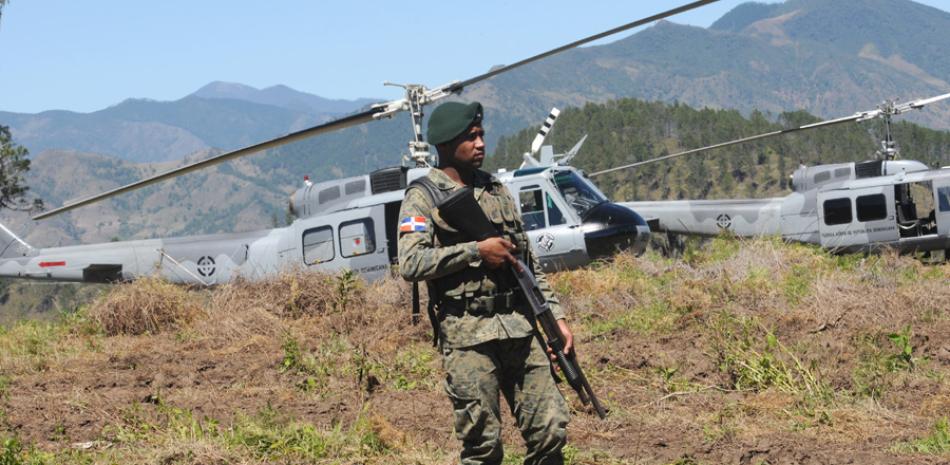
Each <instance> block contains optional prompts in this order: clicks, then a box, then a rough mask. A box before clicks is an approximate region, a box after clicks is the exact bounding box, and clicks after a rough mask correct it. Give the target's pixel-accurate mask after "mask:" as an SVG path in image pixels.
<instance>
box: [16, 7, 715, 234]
mask: <svg viewBox="0 0 950 465" xmlns="http://www.w3.org/2000/svg"><path fill="white" fill-rule="evenodd" d="M718 1H719V0H699V1H694V2H692V3H688V4H686V5H683V6H680V7H677V8H673V9H671V10H667V11H664V12H662V13H658V14H655V15H653V16H649V17H647V18H643V19H639V20H637V21H633V22H630V23H627V24H624V25H622V26H618V27H615V28H613V29H610V30H608V31H604V32H601V33H599V34H595V35H592V36H589V37H585V38H583V39H580V40H577V41H574V42H571V43H569V44H567V45H563V46H560V47H557V48H554V49H551V50H548V51H547V52H544V53H540V54H538V55H535V56H532V57H530V58H526V59H524V60H521V61H518V62H516V63H513V64H511V65H506V66H502V67H499V68H496V69H493V70H491V71H488V72H487V73H483V74H480V75H478V76H475V77H473V78H470V79H467V80H465V81H455V82H452V83H449V84H445V85H443V86H440V87H437V88H435V89H432V90H427V89H425V88H424V87H422V86H410V87H412V89H413V92H415V91H421V92H420V93H419V95H418V97H419V101H418V102H419V103H420V104H429V103H432V102H434V101H436V100H440V99H442V98H445V97H448V96H449V95H451V94H455V93H459V92H461V91H462V90H463V89H464V88H465V87H467V86H470V85H472V84H475V83H477V82H481V81H484V80H486V79H488V78H491V77H494V76H497V75H499V74H501V73H504V72H507V71H510V70H512V69H514V68H517V67H520V66H523V65H526V64H528V63H532V62H535V61H538V60H540V59H542V58H545V57H548V56H551V55H554V54H556V53H560V52H563V51H565V50H569V49H572V48H575V47H579V46H581V45H584V44H587V43H590V42H593V41H595V40H598V39H602V38H604V37H607V36H611V35H613V34H617V33H619V32H623V31H626V30H629V29H633V28H635V27H639V26H643V25H645V24H649V23H652V22H654V21H659V20H661V19H664V18H667V17H670V16H673V15H676V14H679V13H683V12H685V11H689V10H692V9H695V8H699V7H701V6H704V5H708V4H710V3H716V2H718ZM408 90H410V89H409V87H407V91H408ZM410 107H411V105H410V102H409V100H408V93H407V98H403V99H399V100H393V101H390V102H382V103H378V104H375V105H372V106H371V107H370V109H368V110H364V111H362V112H359V113H356V114H353V115H350V116H346V117H343V118H339V119H336V120H333V121H330V122H328V123H324V124H320V125H317V126H314V127H311V128H308V129H303V130H301V131H297V132H294V133H290V134H287V135H285V136H281V137H278V138H275V139H271V140H268V141H264V142H261V143H258V144H255V145H251V146H248V147H244V148H242V149H238V150H233V151H231V152H227V153H224V154H221V155H218V156H215V157H212V158H209V159H207V160H202V161H200V162H196V163H192V164H190V165H187V166H183V167H181V168H176V169H173V170H170V171H166V172H164V173H161V174H158V175H156V176H153V177H150V178H147V179H143V180H141V181H137V182H134V183H131V184H127V185H125V186H122V187H118V188H116V189H112V190H110V191H107V192H103V193H101V194H97V195H94V196H91V197H87V198H85V199H81V200H78V201H76V202H72V203H68V204H66V205H63V206H61V207H59V208H55V209H53V210H49V211H47V212H43V213H40V214H38V215H36V216H33V219H34V220H41V219H45V218H49V217H51V216H54V215H58V214H60V213H64V212H67V211H70V210H73V209H76V208H79V207H82V206H85V205H89V204H92V203H95V202H99V201H101V200H104V199H107V198H109V197H113V196H116V195H119V194H123V193H126V192H129V191H132V190H135V189H140V188H142V187H145V186H148V185H151V184H154V183H156V182H160V181H164V180H166V179H170V178H173V177H176V176H180V175H183V174H186V173H190V172H192V171H195V170H199V169H203V168H207V167H209V166H213V165H216V164H218V163H222V162H225V161H228V160H232V159H234V158H237V157H241V156H245V155H250V154H252V153H256V152H259V151H261V150H267V149H271V148H275V147H279V146H282V145H284V144H288V143H290V142H294V141H297V140H300V139H304V138H308V137H312V136H315V135H318V134H323V133H327V132H331V131H336V130H339V129H343V128H347V127H350V126H355V125H357V124H363V123H366V122H369V121H372V120H376V119H382V118H387V117H391V116H393V115H394V114H395V113H398V112H402V111H406V110H409V109H410Z"/></svg>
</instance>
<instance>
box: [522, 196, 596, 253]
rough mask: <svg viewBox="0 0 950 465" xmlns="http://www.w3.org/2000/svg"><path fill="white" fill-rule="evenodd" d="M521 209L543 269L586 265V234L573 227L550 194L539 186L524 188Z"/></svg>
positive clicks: (525, 226)
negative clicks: (583, 235)
mask: <svg viewBox="0 0 950 465" xmlns="http://www.w3.org/2000/svg"><path fill="white" fill-rule="evenodd" d="M518 208H519V210H520V211H521V219H522V222H523V223H524V228H525V231H526V232H527V234H528V239H529V240H530V241H531V246H532V247H533V248H534V252H535V256H537V257H538V260H539V261H540V262H541V266H542V268H543V269H545V270H552V269H562V268H565V267H576V266H580V265H583V264H584V263H586V254H585V253H584V248H583V246H582V244H583V243H584V242H583V239H584V238H583V237H582V236H581V234H582V231H581V230H580V228H578V227H577V226H576V225H571V224H569V223H570V220H569V218H568V217H567V216H565V214H564V210H563V209H562V208H561V207H560V206H558V204H557V202H556V201H555V199H554V197H553V196H551V194H550V193H549V192H546V191H545V190H544V189H542V188H541V186H538V185H529V186H524V187H522V188H521V189H520V190H519V191H518Z"/></svg>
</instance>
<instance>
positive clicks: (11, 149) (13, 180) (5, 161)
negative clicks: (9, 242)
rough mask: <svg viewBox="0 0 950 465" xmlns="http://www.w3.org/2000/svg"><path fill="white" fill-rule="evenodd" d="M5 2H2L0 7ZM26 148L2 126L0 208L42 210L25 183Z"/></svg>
mask: <svg viewBox="0 0 950 465" xmlns="http://www.w3.org/2000/svg"><path fill="white" fill-rule="evenodd" d="M3 1H4V0H0V5H2V2H3ZM28 153H29V152H27V150H26V147H23V146H20V145H17V144H16V143H14V142H13V137H12V136H11V134H10V128H8V127H6V126H0V208H9V209H12V210H21V211H30V210H41V209H42V208H43V201H42V200H40V199H33V200H30V199H28V198H27V195H26V192H27V191H28V190H29V189H30V188H29V187H27V186H26V184H25V183H24V182H23V174H24V173H26V172H27V171H29V170H30V160H29V159H28V158H26V156H27V154H28Z"/></svg>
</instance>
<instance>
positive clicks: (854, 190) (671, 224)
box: [590, 93, 950, 256]
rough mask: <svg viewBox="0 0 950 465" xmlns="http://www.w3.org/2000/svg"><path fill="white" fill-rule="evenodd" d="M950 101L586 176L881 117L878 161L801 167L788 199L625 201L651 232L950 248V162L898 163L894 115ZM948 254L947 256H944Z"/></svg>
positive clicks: (891, 107)
mask: <svg viewBox="0 0 950 465" xmlns="http://www.w3.org/2000/svg"><path fill="white" fill-rule="evenodd" d="M948 98H950V93H948V94H943V95H938V96H935V97H931V98H926V99H920V100H914V101H910V102H905V103H901V104H898V103H895V102H892V101H891V102H885V103H883V104H882V105H881V106H879V107H878V108H877V109H875V110H870V111H862V112H858V113H855V114H853V115H850V116H845V117H841V118H836V119H831V120H826V121H821V122H817V123H813V124H808V125H805V126H800V127H794V128H789V129H784V130H780V131H774V132H769V133H765V134H760V135H756V136H751V137H746V138H742V139H737V140H734V141H729V142H724V143H720V144H715V145H712V146H708V147H702V148H698V149H693V150H688V151H685V152H680V153H675V154H671V155H666V156H663V157H658V158H654V159H651V160H645V161H642V162H638V163H633V164H630V165H624V166H620V167H616V168H611V169H608V170H603V171H598V172H595V173H591V174H590V176H591V177H596V176H599V175H601V174H604V173H608V172H611V171H616V170H621V169H628V168H632V167H635V166H642V165H645V164H648V163H655V162H658V161H663V160H668V159H671V158H676V157H680V156H684V155H690V154H695V153H700V152H705V151H708V150H711V149H714V148H722V147H728V146H731V145H735V144H741V143H745V142H750V141H754V140H759V139H763V138H767V137H775V136H779V135H783V134H789V133H792V132H798V131H806V130H810V129H815V128H819V127H825V126H831V125H835V124H842V123H851V122H858V123H860V122H863V121H868V120H872V119H875V118H882V119H883V121H884V137H883V140H882V141H881V146H880V149H879V150H878V152H877V153H878V157H877V158H878V159H877V160H871V161H864V162H851V163H836V164H827V165H817V166H804V165H803V166H801V167H799V168H798V169H797V170H796V171H795V172H794V174H792V182H791V185H792V193H791V194H789V195H787V196H785V197H774V198H766V199H734V200H675V201H651V202H622V203H620V205H623V206H626V207H629V208H632V209H635V210H636V211H637V212H639V213H640V214H642V215H644V216H645V217H647V218H648V223H649V224H650V226H651V229H652V230H654V231H666V232H667V233H675V234H694V235H703V236H714V235H718V234H720V233H722V232H723V231H729V232H731V233H733V234H735V235H737V236H740V237H752V236H761V235H780V236H781V237H782V238H783V239H785V240H788V241H797V242H805V243H812V244H819V245H821V246H822V247H824V248H827V249H830V250H832V251H836V252H859V251H874V250H880V249H884V248H888V249H896V250H898V251H901V252H908V253H909V252H929V251H934V250H945V251H950V167H943V168H940V169H930V168H928V167H927V165H925V164H923V163H921V162H919V161H914V160H900V159H898V158H899V155H900V152H899V150H898V146H897V144H896V143H895V141H894V139H893V137H892V135H891V118H892V117H894V116H896V115H900V114H902V113H906V112H908V111H911V110H919V109H921V108H923V107H925V106H926V105H929V104H931V103H936V102H939V101H941V100H945V99H948ZM948 256H950V255H948Z"/></svg>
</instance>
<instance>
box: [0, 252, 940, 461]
mask: <svg viewBox="0 0 950 465" xmlns="http://www.w3.org/2000/svg"><path fill="white" fill-rule="evenodd" d="M724 247H726V250H727V253H725V256H718V255H717V253H716V251H711V252H707V253H706V255H705V256H704V258H702V259H699V260H697V261H694V262H693V263H688V262H684V261H681V260H680V261H670V260H666V259H663V258H662V257H656V256H649V257H646V258H634V257H621V258H619V259H618V260H617V261H616V262H614V263H612V264H604V265H602V266H600V267H596V268H595V269H591V270H580V271H573V272H564V273H558V274H555V275H553V276H551V277H550V278H551V280H552V282H553V284H554V287H555V288H556V289H558V291H559V292H560V293H561V294H562V300H563V302H564V304H565V305H566V306H567V308H568V309H569V311H570V315H571V317H570V318H571V322H572V326H573V328H574V330H575V333H576V336H577V340H578V348H579V356H580V360H581V363H582V365H583V366H584V368H585V370H586V371H587V372H588V376H589V378H590V379H591V383H592V384H593V386H594V388H595V390H596V392H597V393H598V395H599V396H600V398H601V399H602V400H603V401H604V402H605V404H606V405H607V406H608V408H609V410H610V413H609V415H608V418H607V419H606V420H600V419H598V418H597V417H596V416H595V415H593V414H592V413H591V412H589V411H588V410H586V409H585V408H583V407H582V406H581V405H580V404H579V402H578V401H577V397H576V395H575V394H574V393H573V392H572V391H570V389H569V388H567V387H566V386H563V385H562V392H563V393H564V394H565V396H566V397H567V398H568V400H569V401H570V402H571V404H572V407H573V409H574V414H573V418H572V422H571V424H570V426H569V441H570V444H571V446H570V447H571V451H570V453H569V456H570V457H571V460H572V462H573V463H591V464H613V463H631V464H670V463H679V464H691V463H695V464H717V463H735V464H743V465H746V464H772V465H777V464H850V463H854V464H938V463H950V454H948V453H947V452H942V453H940V452H937V453H927V452H921V451H920V450H915V449H913V446H912V444H914V441H918V440H920V439H921V438H926V437H928V435H931V434H932V433H933V431H934V427H935V426H934V425H935V424H936V422H938V421H940V420H941V418H946V417H947V416H948V415H950V378H948V375H950V315H948V308H950V268H948V265H922V264H920V263H919V262H916V261H914V260H912V259H909V258H901V257H894V256H885V257H871V258H867V259H853V260H851V261H847V260H842V259H839V258H834V257H827V256H826V255H824V254H823V253H821V252H818V251H815V250H813V249H809V248H801V247H797V246H796V247H792V246H786V245H782V244H776V243H773V242H767V241H766V242H753V243H747V244H741V245H740V246H739V247H738V248H737V249H735V250H733V249H731V248H730V246H724ZM719 255H722V254H719ZM131 286H140V285H139V284H133V285H130V287H131ZM139 291H140V295H138V297H137V299H139V300H134V299H133V302H131V306H133V307H141V306H142V300H141V299H147V298H154V299H159V300H174V299H169V298H168V296H167V295H163V294H161V293H162V292H167V291H165V290H161V289H160V290H158V291H154V290H153V291H154V292H152V291H148V290H145V291H142V289H139ZM122 292H126V291H122V290H116V291H113V294H114V295H113V296H111V297H106V298H104V299H102V301H100V302H97V303H95V304H94V305H93V306H92V307H90V308H89V309H87V310H84V311H86V312H87V313H88V316H86V317H85V318H81V319H76V320H75V321H72V322H68V323H61V325H60V326H59V328H60V329H59V330H55V331H52V332H46V333H43V332H41V331H39V330H36V329H35V328H34V330H32V331H33V332H32V333H30V334H31V335H32V336H30V335H25V334H27V333H28V331H27V329H24V328H25V327H24V328H18V327H11V328H9V329H8V330H7V331H6V332H5V333H0V337H2V338H7V339H8V341H13V342H17V343H22V342H23V341H24V340H29V337H33V338H34V339H37V340H38V341H39V342H36V343H35V345H36V347H35V350H27V349H22V347H21V348H20V349H13V348H11V347H12V346H10V345H8V346H2V345H0V348H3V349H4V350H6V351H7V353H6V354H4V355H2V356H0V363H2V365H0V376H2V378H0V379H5V380H6V381H5V383H6V387H5V388H4V389H0V412H2V413H3V414H2V415H0V438H2V437H3V436H4V435H6V436H14V437H17V438H18V439H19V441H20V442H22V443H23V444H26V445H28V446H29V447H32V448H34V449H35V450H36V451H46V452H49V453H52V454H60V455H59V456H62V457H65V455H62V454H65V452H64V451H71V452H70V454H73V455H69V457H72V458H71V459H70V460H75V461H76V462H77V463H81V460H80V459H76V457H80V458H81V457H83V454H86V458H87V459H88V460H91V461H92V462H94V463H99V462H100V461H102V463H108V462H107V461H106V459H104V458H103V457H105V456H106V455H103V454H104V453H105V451H108V454H111V455H108V456H109V457H112V458H111V459H109V460H115V457H119V458H120V459H121V458H122V457H125V458H126V460H125V461H124V462H125V463H137V462H142V463H226V462H228V461H229V460H228V459H226V458H224V459H220V460H219V459H214V460H212V459H213V458H214V457H216V455H214V454H210V453H209V454H204V455H202V454H190V455H188V454H186V455H182V454H180V453H179V452H178V451H176V450H175V449H176V448H175V447H170V446H169V445H168V443H167V442H164V441H163V440H157V439H156V440H153V439H149V438H148V434H151V435H153V436H155V437H158V436H162V437H165V438H166V439H167V438H168V437H175V436H174V435H171V431H172V429H173V428H174V427H175V426H174V425H172V422H170V421H169V411H170V410H169V408H170V407H173V408H174V409H175V410H174V411H175V412H179V413H180V412H187V413H188V415H189V418H193V419H205V420H209V419H210V420H213V421H214V422H215V423H216V424H219V425H220V427H221V428H225V429H226V428H228V427H229V426H231V425H234V424H236V423H238V422H240V421H242V420H241V419H242V418H245V417H253V416H255V415H260V414H261V412H276V415H277V416H279V417H280V418H283V419H288V420H293V421H299V422H305V423H308V424H312V425H314V426H315V427H316V428H318V429H321V430H332V429H334V428H338V429H339V428H342V429H344V430H346V429H347V428H351V427H352V425H355V424H357V423H359V422H360V421H364V422H366V423H367V424H369V425H370V426H369V428H370V429H371V430H372V431H373V433H374V434H375V435H376V437H377V438H378V440H379V441H380V442H381V443H382V444H383V446H384V449H385V451H386V452H384V453H380V454H376V455H372V454H371V455H370V459H369V460H368V462H372V463H446V464H448V463H453V457H454V455H455V454H456V450H457V447H458V443H457V441H456V440H455V439H454V435H453V433H452V431H451V424H452V420H451V418H450V415H451V411H450V409H449V403H448V401H447V399H446V398H445V396H444V394H443V393H442V391H441V387H440V386H441V385H440V382H441V372H440V370H441V368H440V365H439V360H438V357H437V355H436V353H435V349H433V348H432V347H431V346H430V343H429V337H430V335H429V329H428V325H427V324H420V325H415V326H414V325H411V324H410V322H409V317H408V309H409V300H408V295H409V291H408V285H406V284H405V283H403V282H401V281H399V280H397V279H392V280H386V281H384V282H382V283H376V284H374V285H371V286H370V285H364V284H361V283H359V282H350V281H345V282H344V278H340V277H317V278H308V277H305V276H304V277H284V278H282V279H281V280H278V281H276V282H273V283H265V284H256V285H247V286H246V288H244V289H239V288H233V287H225V288H219V289H215V290H211V291H208V290H191V291H182V292H183V295H184V296H183V297H182V296H179V297H180V298H183V299H186V300H187V301H188V302H191V303H190V304H189V305H191V304H194V305H196V308H199V309H200V310H199V311H197V312H196V313H194V314H189V315H187V317H183V318H182V319H179V320H175V319H174V318H171V319H170V320H169V321H168V322H166V323H161V322H159V323H157V325H158V326H156V327H154V328H152V329H151V330H150V333H147V334H138V335H136V334H116V335H109V331H108V330H103V329H102V324H101V323H96V322H97V321H102V320H101V316H97V315H101V314H102V312H119V313H121V312H123V311H125V312H128V311H129V308H128V305H130V304H129V302H127V301H125V305H126V307H122V305H123V304H121V302H123V299H121V298H118V297H117V296H116V295H118V294H120V293H122ZM150 292H152V293H151V294H150ZM125 297H128V295H125ZM110 299H111V301H110ZM110 302H111V303H110ZM117 302H120V303H117ZM178 302H179V303H178V304H176V305H179V306H181V305H183V304H181V302H180V301H178ZM128 317H129V318H136V315H134V314H132V315H130V316H128ZM97 318H98V319H97ZM127 332H128V331H127ZM133 332H134V331H133ZM901 335H903V336H904V337H903V339H902V338H901ZM13 342H11V344H12V343H13ZM21 346H22V344H21ZM18 347H20V346H18ZM199 424H200V421H199ZM504 424H505V437H504V441H505V444H506V447H507V449H508V450H509V451H510V452H509V458H508V461H509V462H510V463H517V462H516V461H517V457H518V456H519V453H523V446H522V442H521V439H520V437H519V435H518V432H517V429H516V428H515V427H514V424H513V421H512V418H511V416H510V415H507V414H506V415H505V418H504ZM132 432H138V433H141V434H142V435H140V436H135V437H131V436H130V435H131V434H132ZM196 443H197V441H196ZM182 447H184V446H182ZM188 447H191V448H192V449H191V450H197V449H195V448H196V447H197V446H193V445H192V446H188ZM136 449H137V450H138V452H128V454H127V455H123V454H126V452H123V451H135V450H136ZM77 450H79V451H81V452H75V451H77ZM142 450H148V451H149V452H148V453H142V452H141V451H142ZM77 454H78V455H77ZM97 454H98V455H97ZM221 456H222V457H227V454H224V455H221ZM242 457H243V456H242ZM241 460H243V461H244V462H242V463H284V462H282V461H280V460H275V459H268V458H266V457H264V458H260V457H258V458H257V459H254V458H242V459H241ZM255 460H256V461H255ZM362 460H363V459H360V461H362ZM291 462H292V463H296V462H293V461H291ZM327 463H356V461H350V460H349V459H347V458H346V457H342V458H341V457H337V458H333V457H330V458H329V459H328V461H327ZM506 463H508V462H506Z"/></svg>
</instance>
